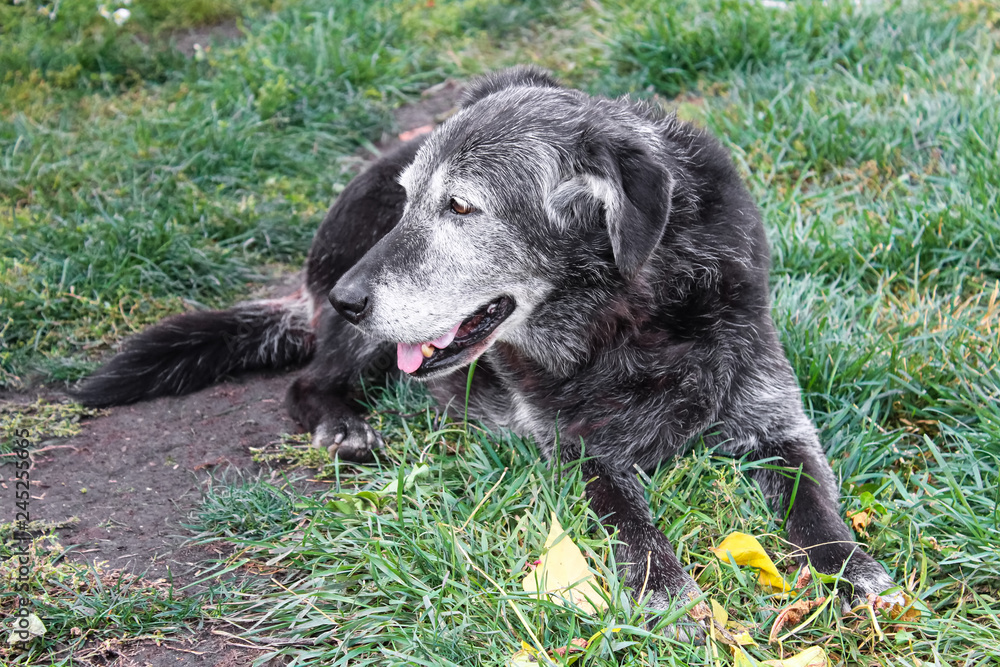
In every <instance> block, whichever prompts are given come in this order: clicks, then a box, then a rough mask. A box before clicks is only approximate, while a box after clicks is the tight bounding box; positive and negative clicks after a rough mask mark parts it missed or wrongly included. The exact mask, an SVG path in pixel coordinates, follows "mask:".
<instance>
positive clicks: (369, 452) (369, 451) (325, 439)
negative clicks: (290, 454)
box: [312, 417, 382, 463]
mask: <svg viewBox="0 0 1000 667" xmlns="http://www.w3.org/2000/svg"><path fill="white" fill-rule="evenodd" d="M312 444H313V447H321V448H323V449H325V450H326V451H327V452H329V454H330V458H334V457H337V458H341V459H343V460H345V461H352V462H354V463H368V462H369V461H372V460H374V458H375V457H374V452H375V450H376V449H378V448H379V447H381V446H382V437H381V436H380V435H379V434H378V432H377V431H375V429H373V428H372V427H371V426H369V425H368V424H367V423H366V422H365V421H364V420H363V419H361V418H360V417H358V418H356V419H351V420H338V421H336V422H323V423H322V424H320V425H319V426H318V427H317V428H316V430H315V431H314V432H313V438H312Z"/></svg>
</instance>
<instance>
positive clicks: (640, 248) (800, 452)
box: [111, 68, 892, 638]
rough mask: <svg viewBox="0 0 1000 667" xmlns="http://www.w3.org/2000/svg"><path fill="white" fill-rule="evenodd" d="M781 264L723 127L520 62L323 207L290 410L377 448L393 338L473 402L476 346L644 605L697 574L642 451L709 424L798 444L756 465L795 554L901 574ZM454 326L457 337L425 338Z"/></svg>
mask: <svg viewBox="0 0 1000 667" xmlns="http://www.w3.org/2000/svg"><path fill="white" fill-rule="evenodd" d="M453 200H457V201H458V202H460V205H457V204H456V201H453ZM467 205H471V206H472V210H471V211H470V210H468V208H467ZM768 271H769V254H768V248H767V243H766V240H765V235H764V231H763V226H762V224H761V220H760V214H759V212H758V210H757V208H756V206H755V205H754V203H753V201H752V200H751V198H750V196H749V194H748V193H747V191H746V188H745V187H744V186H743V184H742V183H741V181H740V179H739V177H738V175H737V173H736V170H735V168H734V166H733V164H732V161H731V159H730V158H729V155H728V154H727V153H726V151H725V150H724V149H723V148H722V147H721V146H720V145H719V144H718V142H716V141H715V140H714V139H713V138H712V137H710V136H709V135H707V134H706V133H705V132H703V131H701V130H699V129H697V128H695V127H692V126H690V125H687V124H685V123H682V122H680V121H679V120H678V119H677V118H676V117H674V116H670V115H664V114H663V113H661V112H660V111H659V110H658V109H656V108H654V107H652V106H650V105H648V104H645V103H642V102H636V101H632V100H629V99H619V100H610V99H605V98H597V97H590V96H588V95H585V94H584V93H582V92H579V91H575V90H568V89H565V88H561V87H559V86H558V84H557V83H556V82H555V81H554V80H553V79H552V78H551V77H550V76H549V75H548V74H547V73H545V72H542V71H540V70H537V69H532V68H515V69H513V70H507V71H505V72H501V73H498V74H495V75H491V76H488V77H485V78H484V79H482V80H480V81H478V82H476V83H475V84H473V85H472V87H471V88H470V90H469V91H468V92H467V93H466V96H465V103H464V107H463V108H462V109H461V110H460V111H459V112H458V113H456V114H455V115H454V116H452V117H451V118H450V119H449V120H448V121H446V122H445V123H444V124H443V125H442V126H441V127H440V128H439V129H437V130H436V131H435V132H434V133H433V134H432V135H431V136H430V137H429V138H426V139H418V140H415V141H414V142H411V143H409V144H405V145H404V146H402V147H401V148H399V149H398V150H396V151H395V152H393V153H391V154H389V155H386V156H385V157H383V158H382V159H381V160H379V161H378V162H377V163H376V164H375V165H373V166H372V167H371V168H370V169H369V170H368V171H367V172H365V173H364V174H362V175H361V176H359V177H358V178H357V179H355V180H354V181H353V182H352V183H351V184H350V185H349V186H348V187H347V188H346V189H345V191H344V192H343V193H342V194H341V196H340V198H339V199H338V201H337V202H336V203H335V204H334V206H333V207H332V208H331V209H330V212H329V213H328V214H327V218H326V220H325V221H324V223H323V225H322V226H321V227H320V229H319V231H318V232H317V235H316V239H315V241H314V243H313V247H312V249H311V251H310V257H309V262H308V264H307V270H306V278H305V284H306V290H307V292H308V295H309V297H310V298H309V299H307V300H306V301H305V303H308V304H309V308H308V309H303V308H299V307H296V308H291V307H289V308H290V310H294V311H295V312H303V313H304V312H306V311H307V310H308V313H309V317H308V319H309V326H310V327H311V330H310V335H309V336H302V335H301V334H296V336H298V338H302V339H308V340H312V338H311V336H315V341H316V345H315V354H314V355H313V358H312V361H311V363H310V365H309V367H308V368H307V369H306V370H305V371H304V372H303V373H302V374H301V375H300V377H299V378H298V379H297V380H296V381H295V383H294V384H293V385H292V387H291V389H290V391H289V394H288V404H289V409H290V410H291V413H292V415H293V417H295V418H296V419H297V420H298V421H299V422H300V423H301V424H302V425H303V426H304V427H305V428H307V429H309V430H311V431H312V432H313V434H314V441H315V442H316V444H317V445H318V446H323V447H327V448H329V449H330V450H331V451H332V452H336V453H337V454H338V455H339V456H341V457H342V458H350V459H355V460H358V459H365V458H367V457H370V456H371V455H372V451H373V449H374V448H376V447H377V446H378V439H377V437H376V436H375V434H374V432H373V431H372V430H371V428H370V427H368V426H367V424H365V422H364V420H363V419H362V418H361V416H360V415H359V414H358V413H357V411H356V409H355V408H353V407H352V406H351V404H350V401H349V398H348V396H349V392H350V391H351V389H352V387H354V386H355V385H356V384H357V382H358V380H359V379H360V378H361V377H362V375H365V374H369V375H372V374H374V375H382V376H384V375H386V374H392V373H393V367H394V366H395V365H396V362H397V358H396V350H397V347H398V349H399V350H400V352H399V354H400V355H401V356H400V357H399V363H400V367H403V356H402V355H403V352H404V351H405V350H409V351H411V352H412V351H413V350H416V349H418V347H417V346H419V345H421V344H422V343H423V347H425V348H426V349H427V354H430V357H429V358H427V354H424V355H423V357H422V358H421V359H420V365H419V367H418V368H416V370H414V371H413V373H414V374H415V375H416V376H418V377H420V378H421V379H423V380H426V381H427V382H428V383H429V385H430V388H431V391H432V393H433V394H434V395H435V397H436V398H437V399H438V400H439V401H440V402H441V404H442V405H444V406H448V405H464V397H465V390H466V373H465V372H454V371H457V370H459V369H462V368H466V367H467V366H468V364H469V363H470V362H471V361H472V360H473V359H478V363H477V368H476V372H475V374H474V375H473V378H472V394H471V398H470V410H471V412H472V413H473V414H474V416H476V417H478V418H480V419H483V420H485V421H487V422H489V423H491V424H494V425H498V426H505V427H509V428H511V429H513V430H515V431H517V432H519V433H521V434H524V435H530V436H532V437H533V438H534V439H535V440H536V441H537V443H538V445H539V447H540V449H541V450H542V452H543V454H544V455H545V456H546V457H548V458H551V457H553V456H554V455H555V452H556V451H557V450H556V443H557V441H558V442H559V445H560V446H559V449H558V451H559V453H560V456H561V457H562V459H563V460H564V461H567V462H569V461H579V460H581V459H582V463H581V466H582V470H583V474H584V476H585V478H586V479H588V480H589V483H588V486H587V495H588V497H589V499H590V502H591V507H592V509H593V510H594V511H595V512H596V514H597V515H598V516H600V517H602V519H603V520H604V521H605V522H606V523H607V524H608V525H609V526H611V527H613V528H614V529H616V530H617V537H618V540H619V542H620V543H619V546H618V548H617V552H616V553H617V560H618V562H619V564H621V566H622V568H623V569H622V575H623V577H624V582H625V584H626V585H627V586H629V587H631V588H632V589H633V590H634V591H635V593H636V594H637V595H638V594H639V592H640V591H641V590H645V591H646V597H647V600H646V601H645V602H646V604H648V605H650V606H652V607H654V608H660V609H663V608H668V607H671V606H673V605H676V604H683V603H686V602H688V601H689V598H690V596H691V595H692V594H697V593H698V587H697V585H696V584H695V582H694V581H693V580H692V578H691V577H690V576H689V575H688V574H687V573H686V572H685V570H684V568H683V567H682V565H681V564H680V563H679V562H678V560H677V558H676V556H675V555H674V552H673V549H672V548H671V546H670V544H669V542H668V541H667V538H666V537H665V536H664V535H663V533H662V532H660V531H659V530H658V529H657V528H656V526H655V525H654V524H653V521H652V517H651V514H650V511H649V507H648V505H647V504H646V501H645V499H644V496H643V489H642V486H641V484H640V482H639V480H638V478H637V474H636V468H639V469H645V470H649V469H652V468H654V467H655V466H657V465H659V464H660V463H662V462H663V461H665V460H668V459H669V458H670V457H672V456H674V455H676V454H677V453H679V452H680V451H681V450H683V448H684V447H685V446H686V445H687V443H689V442H690V441H691V439H692V438H695V437H698V436H699V435H704V436H705V437H706V439H707V440H708V441H709V442H710V443H713V444H717V445H719V446H721V447H723V448H725V449H728V450H729V451H730V452H732V453H733V454H734V455H737V456H742V457H745V458H746V459H748V460H750V461H754V460H764V459H767V460H772V461H778V462H783V465H784V466H786V468H787V472H786V473H781V472H778V471H774V470H767V469H755V470H754V472H753V475H754V477H755V479H756V480H757V482H758V483H759V484H760V487H761V489H762V491H763V493H764V495H765V496H766V497H767V498H768V500H769V501H770V503H771V505H772V507H773V508H774V511H775V512H776V514H777V515H778V516H781V517H784V516H786V514H787V516H788V520H787V522H786V524H785V527H786V528H787V530H788V533H789V538H790V540H791V541H792V542H793V543H794V544H796V545H797V546H798V547H799V548H800V552H799V556H800V557H801V558H802V559H806V558H808V559H809V560H810V561H811V562H812V564H813V565H814V566H815V567H816V568H817V569H819V570H820V571H822V572H828V573H840V572H842V573H843V575H844V577H845V579H846V580H847V581H848V582H850V583H851V584H853V586H854V593H855V595H856V596H857V597H858V598H860V599H869V598H870V597H871V596H878V595H880V594H882V593H883V592H884V591H885V589H888V588H891V587H892V580H891V579H890V578H889V577H888V575H886V573H885V572H884V570H883V569H882V567H881V566H880V565H879V564H878V563H876V562H875V561H874V560H872V558H871V557H870V556H868V555H867V554H866V553H865V552H864V551H863V550H862V549H861V548H860V547H859V546H858V545H857V544H856V543H854V542H853V541H852V538H851V533H850V531H849V530H848V528H847V526H846V525H845V524H844V522H843V520H842V519H841V516H840V507H839V500H838V484H837V480H836V479H835V477H834V475H833V472H832V470H831V469H830V466H829V464H828V463H827V461H826V459H825V457H824V455H823V451H822V447H821V445H820V443H819V439H818V437H817V434H816V429H815V427H814V426H813V425H812V423H810V421H809V419H808V418H807V417H806V415H805V412H804V410H803V407H802V401H801V397H800V394H799V389H798V386H797V383H796V380H795V377H794V375H793V374H792V370H791V367H790V366H789V363H788V361H787V359H786V357H785V355H784V352H783V350H782V348H781V345H780V344H779V342H778V336H777V334H776V332H775V328H774V324H773V322H772V320H771V315H770V303H769V291H768ZM328 292H329V299H330V302H329V303H327V302H326V299H325V297H326V295H327V293H328ZM331 304H332V306H333V307H331ZM227 313H230V311H223V313H221V314H220V315H219V316H218V317H219V318H220V319H223V320H224V319H226V318H227V317H230V318H231V315H227ZM279 320H280V318H279ZM258 321H259V322H261V325H260V327H259V330H258V331H256V332H255V333H254V335H252V336H245V337H244V338H246V340H247V341H248V342H252V341H253V340H257V341H258V343H259V345H258V347H259V348H260V349H270V348H271V347H272V345H273V344H274V341H275V340H279V339H280V338H281V337H282V336H285V335H287V334H285V333H282V332H283V331H290V330H291V329H295V328H296V327H298V326H299V324H300V323H301V322H302V321H303V320H302V317H301V316H295V317H290V319H288V320H287V322H288V323H289V324H278V323H276V322H277V321H278V320H276V319H275V317H273V316H272V317H271V318H269V319H267V320H266V321H265V320H258ZM285 321H286V320H280V322H285ZM349 322H350V324H349ZM292 323H295V324H294V325H293V324H292ZM460 323H461V327H460V328H459V329H458V334H457V335H458V338H456V339H455V341H453V342H452V343H451V344H448V345H447V347H445V348H444V349H434V348H433V346H430V345H429V343H428V341H434V340H435V339H438V338H439V337H442V336H443V335H445V334H447V333H448V332H449V331H455V327H456V326H458V325H459V324H460ZM181 324H183V322H181ZM161 326H164V325H161ZM156 331H157V328H156V327H154V328H153V329H151V330H150V332H156ZM144 335H145V334H144ZM243 347H244V348H245V347H246V345H244V346H243ZM241 349H242V348H241ZM275 349H277V350H279V351H280V346H279V347H278V348H275ZM171 359H173V357H170V358H168V359H167V360H166V361H164V360H163V359H157V360H153V361H150V360H148V359H133V358H129V360H128V363H127V364H124V365H125V366H128V365H129V364H136V365H139V366H142V365H146V366H149V367H155V368H158V369H159V368H162V367H164V365H169V363H173V362H172V361H170V360H171ZM154 362H155V363H154ZM115 363H116V362H115V360H112V362H111V365H114V364H115ZM122 366H123V364H122V363H119V364H118V366H117V367H116V368H119V370H120V369H121V367H122ZM191 368H192V367H191V365H190V364H187V365H185V366H184V369H185V372H186V373H191V372H193V371H192V370H191ZM199 382H201V383H202V384H204V379H201V380H199ZM196 384H197V383H196ZM179 386H187V385H186V384H185V383H183V382H181V383H179ZM710 427H711V428H710ZM796 477H797V478H798V480H799V483H798V486H797V490H796V492H795V497H794V498H793V497H792V491H793V488H796V486H795V479H796ZM789 505H790V506H791V507H790V509H789ZM647 563H648V565H649V566H648V568H647ZM684 634H685V636H687V637H689V638H693V637H694V636H695V635H697V634H698V631H697V628H695V629H694V630H693V631H692V630H691V629H690V628H689V629H688V630H686V631H684Z"/></svg>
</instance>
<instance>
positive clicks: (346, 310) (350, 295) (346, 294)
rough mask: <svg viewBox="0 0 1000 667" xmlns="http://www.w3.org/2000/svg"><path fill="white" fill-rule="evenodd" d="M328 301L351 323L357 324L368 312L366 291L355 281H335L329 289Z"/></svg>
mask: <svg viewBox="0 0 1000 667" xmlns="http://www.w3.org/2000/svg"><path fill="white" fill-rule="evenodd" d="M330 303H332V304H333V307H334V308H336V309H337V312H338V313H340V314H341V315H343V316H344V319H346V320H347V321H348V322H350V323H351V324H357V323H358V322H360V321H361V320H363V319H364V317H365V315H367V314H368V291H367V290H366V289H364V288H363V287H361V286H360V285H358V284H357V283H355V282H349V283H347V284H346V285H342V284H340V283H337V284H336V285H335V286H334V288H333V289H332V290H330Z"/></svg>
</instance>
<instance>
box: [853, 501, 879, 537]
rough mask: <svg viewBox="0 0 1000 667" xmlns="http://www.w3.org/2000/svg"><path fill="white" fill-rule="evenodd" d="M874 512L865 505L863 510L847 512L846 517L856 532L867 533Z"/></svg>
mask: <svg viewBox="0 0 1000 667" xmlns="http://www.w3.org/2000/svg"><path fill="white" fill-rule="evenodd" d="M874 516H875V513H874V512H873V511H872V509H871V508H870V507H866V508H865V509H863V510H858V511H857V512H848V513H847V518H849V519H850V520H851V527H852V528H854V530H855V531H856V532H858V533H861V534H862V535H868V524H870V523H871V522H872V518H873V517H874Z"/></svg>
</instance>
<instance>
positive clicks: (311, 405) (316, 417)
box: [286, 306, 395, 463]
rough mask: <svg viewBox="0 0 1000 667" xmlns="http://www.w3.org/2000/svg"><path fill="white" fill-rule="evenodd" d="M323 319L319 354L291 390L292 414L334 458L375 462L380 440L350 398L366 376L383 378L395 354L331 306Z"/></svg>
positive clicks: (319, 445) (317, 445)
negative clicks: (364, 333) (338, 313)
mask: <svg viewBox="0 0 1000 667" xmlns="http://www.w3.org/2000/svg"><path fill="white" fill-rule="evenodd" d="M321 317H322V320H321V322H320V341H319V345H317V351H316V355H315V356H314V357H313V360H312V362H310V364H309V366H307V367H306V369H305V370H304V371H303V372H302V374H301V375H299V377H297V378H296V379H295V382H293V383H292V386H291V387H289V389H288V395H287V398H286V403H287V406H288V412H289V414H290V415H291V417H292V419H294V420H295V421H297V422H299V424H301V425H302V427H303V428H304V429H306V430H307V431H310V432H311V433H312V436H313V439H312V442H313V445H314V446H315V447H321V448H323V449H326V450H327V451H328V452H329V453H330V456H338V457H340V458H341V459H344V460H346V461H355V462H358V463H364V462H368V461H371V460H372V458H373V456H374V451H375V449H377V448H378V447H379V446H380V445H381V444H382V439H381V437H380V436H379V434H378V433H377V432H376V431H375V430H374V429H373V428H372V427H371V426H369V425H368V423H367V422H365V420H364V418H363V417H362V415H361V414H360V412H359V411H358V409H357V408H356V407H354V406H353V405H351V404H352V403H353V402H354V401H352V400H351V399H350V393H351V392H352V391H353V390H354V389H355V388H356V385H357V384H358V382H359V380H360V379H361V378H362V377H363V376H367V377H374V379H376V380H381V379H382V378H384V376H385V375H386V374H388V373H389V372H390V371H391V370H392V367H393V365H394V363H393V362H394V361H395V356H394V355H393V350H392V348H391V346H390V345H386V344H384V343H377V342H374V341H372V340H370V339H368V338H366V337H365V336H364V335H363V334H362V333H361V332H360V331H358V330H357V329H355V328H353V327H351V326H350V325H349V324H348V323H347V322H346V321H345V320H344V319H343V318H341V317H340V316H339V315H337V314H336V313H335V312H333V309H332V308H330V307H328V306H327V307H325V308H324V312H323V314H322V316H321Z"/></svg>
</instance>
